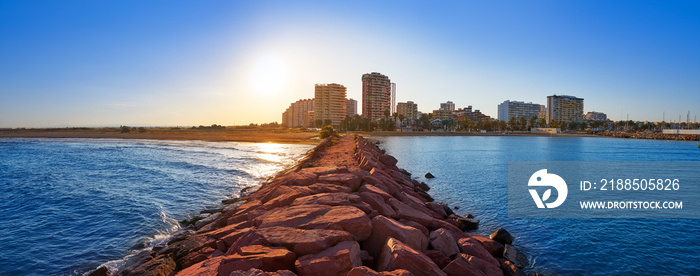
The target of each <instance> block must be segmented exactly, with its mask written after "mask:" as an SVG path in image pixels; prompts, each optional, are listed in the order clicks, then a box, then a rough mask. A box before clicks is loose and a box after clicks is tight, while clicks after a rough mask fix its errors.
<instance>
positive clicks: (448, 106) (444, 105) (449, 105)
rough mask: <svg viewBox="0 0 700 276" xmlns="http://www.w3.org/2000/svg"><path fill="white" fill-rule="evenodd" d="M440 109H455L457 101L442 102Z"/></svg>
mask: <svg viewBox="0 0 700 276" xmlns="http://www.w3.org/2000/svg"><path fill="white" fill-rule="evenodd" d="M440 110H449V111H454V110H455V103H453V102H451V101H447V102H446V103H440Z"/></svg>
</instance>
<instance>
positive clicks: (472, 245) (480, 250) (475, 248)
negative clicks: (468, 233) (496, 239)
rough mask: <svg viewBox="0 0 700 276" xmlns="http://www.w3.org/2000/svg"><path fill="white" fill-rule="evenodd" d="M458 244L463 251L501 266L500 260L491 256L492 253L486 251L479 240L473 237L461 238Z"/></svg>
mask: <svg viewBox="0 0 700 276" xmlns="http://www.w3.org/2000/svg"><path fill="white" fill-rule="evenodd" d="M457 245H458V246H459V250H460V251H462V253H464V254H468V255H471V256H474V257H477V258H479V259H482V260H484V261H486V262H488V263H490V264H492V265H494V266H499V263H498V260H496V258H494V257H493V256H491V253H489V252H488V251H486V249H485V248H484V246H483V245H481V243H480V242H479V241H478V240H476V239H474V238H472V237H466V238H461V239H459V241H457Z"/></svg>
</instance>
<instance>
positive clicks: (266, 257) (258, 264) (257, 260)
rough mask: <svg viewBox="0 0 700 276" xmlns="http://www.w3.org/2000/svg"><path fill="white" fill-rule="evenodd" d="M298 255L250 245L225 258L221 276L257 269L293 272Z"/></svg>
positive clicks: (220, 271)
mask: <svg viewBox="0 0 700 276" xmlns="http://www.w3.org/2000/svg"><path fill="white" fill-rule="evenodd" d="M294 260H296V255H295V254H294V252H291V251H289V250H287V249H286V248H284V247H267V246H262V245H250V246H244V247H241V248H240V249H239V250H238V251H237V252H236V253H235V254H233V255H227V256H224V257H223V258H222V259H221V264H220V265H219V269H218V271H219V275H230V274H231V272H233V271H236V270H249V269H251V268H257V269H260V270H263V271H277V270H293V269H294Z"/></svg>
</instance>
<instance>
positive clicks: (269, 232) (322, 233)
mask: <svg viewBox="0 0 700 276" xmlns="http://www.w3.org/2000/svg"><path fill="white" fill-rule="evenodd" d="M258 232H260V234H262V235H263V236H264V237H265V239H266V240H267V241H268V242H269V243H270V244H272V245H275V246H284V247H285V248H287V249H289V250H291V251H293V252H294V253H295V254H296V255H297V256H304V255H308V254H316V253H318V252H321V251H323V250H324V249H326V248H329V247H331V246H334V245H336V244H338V243H340V242H343V241H351V240H353V239H354V238H355V237H354V236H353V235H352V234H350V233H348V232H345V231H341V230H327V229H309V230H304V229H296V228H289V227H280V226H274V227H267V228H259V229H258Z"/></svg>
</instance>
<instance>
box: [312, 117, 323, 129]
mask: <svg viewBox="0 0 700 276" xmlns="http://www.w3.org/2000/svg"><path fill="white" fill-rule="evenodd" d="M314 126H315V127H317V128H321V127H322V126H323V120H321V119H316V120H314Z"/></svg>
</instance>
